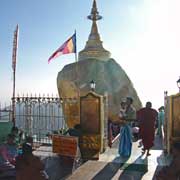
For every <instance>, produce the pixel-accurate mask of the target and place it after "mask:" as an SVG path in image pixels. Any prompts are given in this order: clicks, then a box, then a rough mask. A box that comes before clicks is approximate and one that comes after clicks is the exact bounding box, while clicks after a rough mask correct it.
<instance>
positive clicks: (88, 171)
mask: <svg viewBox="0 0 180 180" xmlns="http://www.w3.org/2000/svg"><path fill="white" fill-rule="evenodd" d="M117 147H118V142H116V144H115V145H114V146H113V148H108V149H107V150H106V152H105V153H103V154H101V155H100V158H99V161H88V162H87V163H85V164H84V165H82V166H81V167H80V168H79V169H77V170H76V171H75V172H74V173H73V174H72V175H71V176H70V177H69V178H68V179H69V180H73V179H74V180H76V179H78V180H84V179H86V180H109V179H113V180H118V179H120V180H140V179H142V180H151V179H153V177H154V173H155V171H156V170H157V168H161V167H162V166H164V165H168V164H169V163H170V157H168V156H164V154H163V151H162V143H161V139H160V138H159V137H156V139H155V146H154V147H153V148H152V150H151V151H150V153H151V156H148V157H147V156H146V155H142V154H141V149H140V148H138V142H134V143H133V148H132V154H131V156H130V158H129V159H124V158H121V157H120V156H119V155H118V149H117Z"/></svg>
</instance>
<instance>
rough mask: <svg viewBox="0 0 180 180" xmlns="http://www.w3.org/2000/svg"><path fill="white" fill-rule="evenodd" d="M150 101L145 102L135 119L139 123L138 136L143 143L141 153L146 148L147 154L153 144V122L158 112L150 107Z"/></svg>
mask: <svg viewBox="0 0 180 180" xmlns="http://www.w3.org/2000/svg"><path fill="white" fill-rule="evenodd" d="M151 107H152V104H151V102H147V103H146V107H144V108H142V109H140V110H139V111H138V112H137V119H138V120H139V123H140V137H141V139H142V144H143V146H144V147H143V149H142V150H143V153H145V152H146V150H147V156H149V155H151V154H150V153H149V150H150V148H151V147H152V146H153V145H154V134H155V122H156V119H157V117H158V112H157V111H156V110H155V109H152V108H151Z"/></svg>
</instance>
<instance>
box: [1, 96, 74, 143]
mask: <svg viewBox="0 0 180 180" xmlns="http://www.w3.org/2000/svg"><path fill="white" fill-rule="evenodd" d="M15 102H16V108H15V117H16V126H17V127H18V128H19V129H21V130H22V131H24V133H25V134H27V135H30V136H33V138H34V141H35V142H41V143H50V144H51V143H52V142H51V138H49V137H50V135H51V134H52V133H58V131H59V130H61V129H64V128H66V123H65V117H64V115H63V111H62V105H63V104H64V103H67V102H68V103H76V101H75V99H71V98H66V99H61V98H58V97H57V96H56V97H53V96H51V97H49V96H46V97H45V96H40V95H39V96H38V97H37V96H32V95H31V96H28V95H27V96H26V97H25V96H22V97H19V96H18V97H15ZM5 110H6V111H8V112H9V116H7V115H6V121H11V120H12V106H11V105H9V106H6V107H5V108H2V109H1V111H0V122H1V121H2V120H3V117H4V116H5V114H4V113H5Z"/></svg>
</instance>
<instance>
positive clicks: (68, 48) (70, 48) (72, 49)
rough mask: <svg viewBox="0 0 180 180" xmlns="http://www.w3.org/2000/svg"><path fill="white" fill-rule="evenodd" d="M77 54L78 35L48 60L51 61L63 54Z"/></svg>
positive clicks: (72, 37)
mask: <svg viewBox="0 0 180 180" xmlns="http://www.w3.org/2000/svg"><path fill="white" fill-rule="evenodd" d="M69 53H76V33H74V34H73V35H72V36H71V37H70V38H69V39H68V40H67V41H66V42H64V43H63V45H61V46H60V47H59V48H58V49H57V50H56V51H55V52H54V53H53V54H52V55H51V56H50V57H49V59H48V63H50V61H51V60H52V59H54V58H56V57H58V56H60V55H62V54H69Z"/></svg>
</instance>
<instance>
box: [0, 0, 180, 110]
mask: <svg viewBox="0 0 180 180" xmlns="http://www.w3.org/2000/svg"><path fill="white" fill-rule="evenodd" d="M97 4H98V10H99V13H100V14H101V15H102V16H103V19H102V20H101V21H99V22H98V27H99V32H100V34H101V40H102V41H103V45H104V47H105V48H106V49H107V50H109V51H110V52H111V54H112V58H114V59H115V60H116V61H117V62H118V63H119V64H120V65H121V66H122V68H123V69H124V70H125V71H126V73H127V74H128V76H129V77H130V79H131V81H132V82H133V84H134V87H135V88H136V90H137V93H138V95H139V97H140V99H141V101H142V103H143V104H145V102H146V101H152V103H153V105H154V107H156V108H157V107H158V106H160V105H162V103H163V92H164V90H167V91H168V92H169V94H175V93H177V92H178V88H177V85H176V81H177V79H178V77H179V76H180V71H179V67H180V51H179V50H180V35H179V34H180V21H179V17H180V13H179V9H178V7H179V6H180V2H179V1H178V0H138V1H137V0H126V1H124V0H113V1H104V0H97ZM91 6H92V0H83V1H82V0H76V1H74V0H66V1H60V0H51V1H50V0H31V1H24V0H13V1H12V0H1V1H0V62H1V66H0V84H1V88H0V101H1V102H2V103H4V102H9V101H10V98H11V95H12V68H11V62H12V58H11V57H12V42H13V33H14V30H15V27H16V24H17V23H18V24H19V49H18V62H17V73H16V78H17V80H16V93H19V94H20V95H22V94H23V93H24V94H27V93H29V94H30V93H33V94H34V93H36V94H39V93H41V94H43V93H45V94H47V93H49V94H52V93H53V94H57V87H56V78H57V74H58V72H59V71H60V70H61V69H62V68H63V67H64V66H65V65H66V64H69V63H72V62H74V55H73V54H69V55H64V56H60V57H59V58H57V59H54V60H53V61H52V62H51V63H50V64H48V63H47V60H48V58H49V56H50V55H51V54H52V53H53V52H54V50H56V49H57V48H58V47H59V46H60V45H61V44H62V43H63V42H64V41H65V40H67V38H68V37H70V36H71V35H72V34H73V32H74V30H75V29H76V31H77V50H78V51H80V50H82V49H83V48H84V46H85V43H86V41H87V39H88V35H89V32H90V28H91V22H90V21H89V20H87V19H86V17H87V15H89V13H90V10H91Z"/></svg>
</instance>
